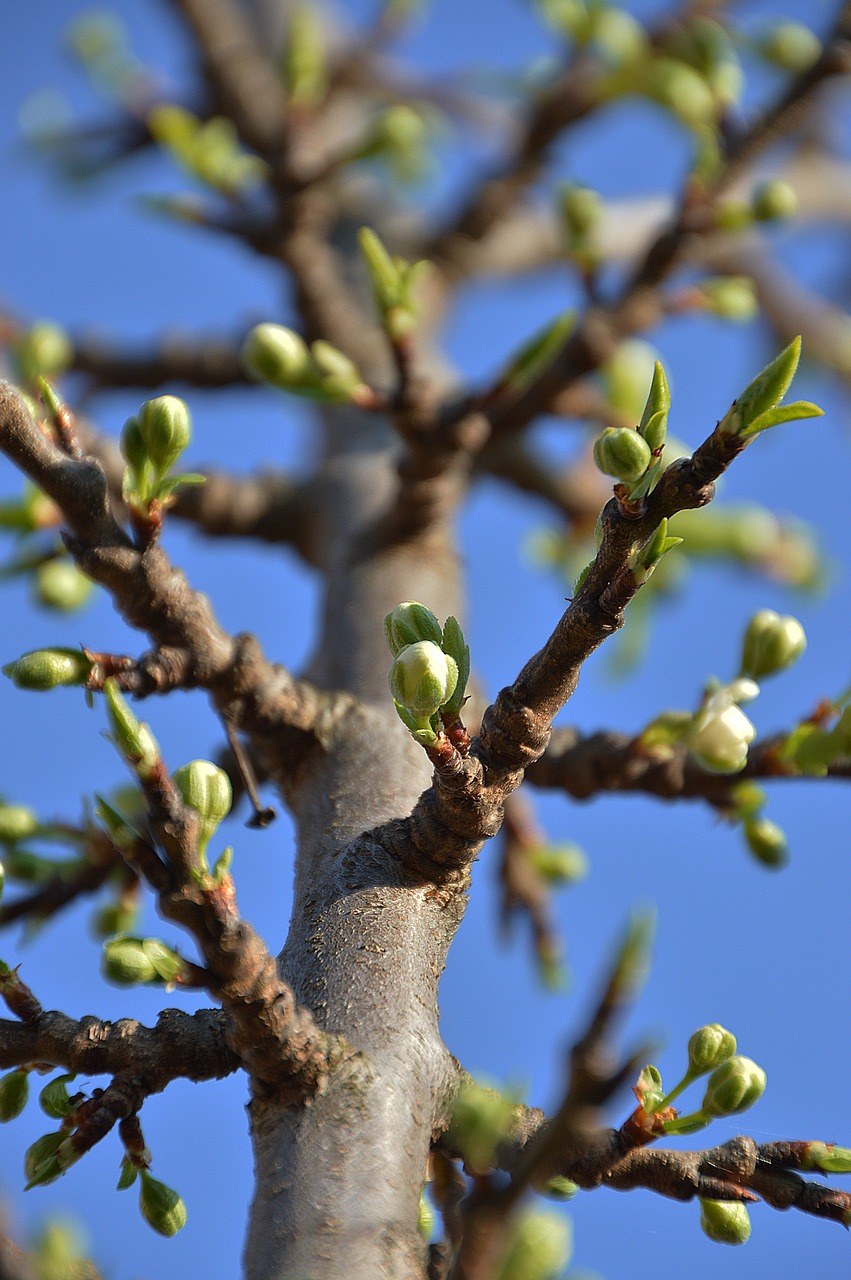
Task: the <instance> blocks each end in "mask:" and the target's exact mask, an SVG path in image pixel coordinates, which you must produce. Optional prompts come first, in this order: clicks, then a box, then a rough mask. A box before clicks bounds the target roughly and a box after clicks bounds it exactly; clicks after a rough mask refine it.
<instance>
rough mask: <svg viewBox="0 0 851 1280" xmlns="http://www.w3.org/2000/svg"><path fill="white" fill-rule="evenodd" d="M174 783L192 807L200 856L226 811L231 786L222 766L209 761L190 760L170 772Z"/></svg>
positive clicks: (226, 813)
mask: <svg viewBox="0 0 851 1280" xmlns="http://www.w3.org/2000/svg"><path fill="white" fill-rule="evenodd" d="M174 782H175V785H176V786H177V789H178V791H179V792H180V794H181V795H182V796H183V800H184V803H185V804H187V805H188V806H189V808H190V809H194V810H195V812H196V813H197V814H198V817H199V819H200V821H199V824H198V852H199V854H201V855H202V856H203V854H204V853H205V852H206V849H207V845H208V844H209V843H210V839H211V837H212V836H213V835H214V834H215V832H216V830H217V829H218V826H219V824H220V823H221V822H222V820H223V819H224V818H226V817H227V815H228V814H229V813H230V810H231V805H232V804H233V789H232V788H231V784H230V778H229V777H228V775H227V774H226V773H225V771H224V770H223V769H219V768H217V766H216V765H214V764H212V763H211V762H210V761H209V760H192V761H191V762H190V763H189V764H185V765H182V766H181V768H180V769H178V770H176V772H175V774H174Z"/></svg>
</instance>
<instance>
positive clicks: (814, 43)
mask: <svg viewBox="0 0 851 1280" xmlns="http://www.w3.org/2000/svg"><path fill="white" fill-rule="evenodd" d="M759 51H760V53H761V54H762V56H763V57H764V58H765V59H767V61H768V62H773V63H774V65H775V66H777V67H780V68H781V70H783V71H791V72H792V74H793V75H800V73H801V72H802V71H806V70H807V69H808V68H809V67H811V66H812V65H813V63H814V62H815V61H816V60H817V58H818V57H819V55H820V54H821V41H820V40H819V38H818V36H817V35H816V33H815V32H814V31H811V30H810V28H809V27H805V26H804V24H803V23H802V22H778V23H776V24H775V25H774V26H773V27H771V28H770V29H769V30H768V31H767V32H766V33H765V35H764V36H763V38H762V41H761V43H760V46H759Z"/></svg>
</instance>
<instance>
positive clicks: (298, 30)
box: [283, 4, 328, 110]
mask: <svg viewBox="0 0 851 1280" xmlns="http://www.w3.org/2000/svg"><path fill="white" fill-rule="evenodd" d="M327 63H328V57H327V52H326V49H325V26H324V23H323V22H322V20H321V18H320V15H319V13H318V12H317V10H316V9H315V8H314V7H313V5H312V4H297V5H295V6H294V7H293V8H292V10H291V11H290V19H289V31H288V34H287V44H286V49H285V51H284V63H283V71H284V79H285V81H286V86H287V92H288V94H289V99H290V102H291V104H292V105H293V106H294V107H296V108H299V109H302V110H312V109H313V108H314V107H318V106H319V104H320V102H321V101H322V99H323V98H324V97H325V93H326V90H327V87H328V65H327Z"/></svg>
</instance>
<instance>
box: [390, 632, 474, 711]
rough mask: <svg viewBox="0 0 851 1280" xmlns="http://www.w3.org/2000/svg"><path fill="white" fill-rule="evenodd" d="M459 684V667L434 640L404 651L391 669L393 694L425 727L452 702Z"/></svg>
mask: <svg viewBox="0 0 851 1280" xmlns="http://www.w3.org/2000/svg"><path fill="white" fill-rule="evenodd" d="M457 683H458V666H457V663H456V662H455V661H454V659H452V658H450V657H449V655H448V654H445V653H444V652H443V650H442V649H439V648H438V646H437V645H436V644H434V642H433V641H431V640H418V641H417V643H416V644H410V645H408V646H407V648H405V649H402V651H401V652H400V653H399V654H398V655H397V657H396V661H395V662H394V663H393V666H392V667H391V669H390V692H391V693H392V694H393V697H394V698H395V700H396V702H398V703H399V704H400V706H402V707H404V708H405V710H406V711H408V712H410V714H411V715H412V716H413V717H414V718H415V719H416V720H418V721H420V722H421V723H422V724H423V725H424V726H425V725H427V724H428V721H429V720H430V719H431V717H432V716H433V715H435V713H436V712H438V711H439V710H440V708H441V707H442V706H443V705H444V703H446V702H448V701H449V699H450V698H451V697H452V693H453V691H454V689H455V685H456V684H457Z"/></svg>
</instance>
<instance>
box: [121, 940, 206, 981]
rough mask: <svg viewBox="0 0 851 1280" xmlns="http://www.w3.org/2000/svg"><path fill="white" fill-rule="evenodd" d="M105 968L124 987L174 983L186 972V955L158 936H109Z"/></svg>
mask: <svg viewBox="0 0 851 1280" xmlns="http://www.w3.org/2000/svg"><path fill="white" fill-rule="evenodd" d="M103 971H104V974H105V975H106V977H107V978H110V979H111V980H112V981H113V982H115V983H117V984H118V985H119V986H122V987H130V986H143V985H148V984H151V983H159V982H163V983H165V984H166V986H171V985H173V984H174V983H175V982H178V981H179V980H180V979H181V978H182V977H183V975H184V973H185V972H186V964H185V962H184V960H183V957H182V956H180V955H178V953H177V952H176V951H174V950H173V949H172V948H171V947H168V946H166V944H165V943H164V942H160V941H159V940H158V939H157V938H128V937H118V938H109V939H108V940H107V941H106V942H105V943H104V944H103Z"/></svg>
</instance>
